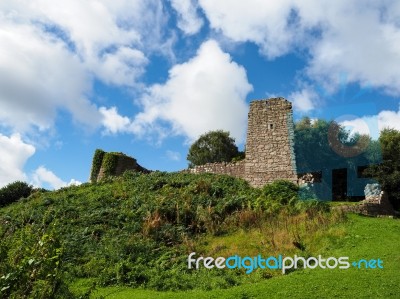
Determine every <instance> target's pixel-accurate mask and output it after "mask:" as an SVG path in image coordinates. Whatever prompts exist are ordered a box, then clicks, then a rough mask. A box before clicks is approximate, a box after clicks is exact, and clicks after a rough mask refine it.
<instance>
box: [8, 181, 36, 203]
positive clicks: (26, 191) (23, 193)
mask: <svg viewBox="0 0 400 299" xmlns="http://www.w3.org/2000/svg"><path fill="white" fill-rule="evenodd" d="M32 190H33V187H32V186H30V185H28V184H27V183H25V182H20V181H16V182H14V183H11V184H8V185H7V186H5V187H3V188H1V189H0V207H1V206H5V205H8V204H10V203H13V202H15V201H17V200H19V199H20V198H22V197H28V196H29V195H30V194H31V193H32Z"/></svg>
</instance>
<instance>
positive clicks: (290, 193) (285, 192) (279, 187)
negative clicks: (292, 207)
mask: <svg viewBox="0 0 400 299" xmlns="http://www.w3.org/2000/svg"><path fill="white" fill-rule="evenodd" d="M298 192H299V187H298V186H297V185H296V184H294V183H292V182H289V181H286V180H278V181H275V182H273V183H271V184H267V185H265V186H264V187H263V189H262V195H261V200H265V201H271V202H278V203H280V204H282V205H287V204H294V203H295V202H296V201H297V200H298Z"/></svg>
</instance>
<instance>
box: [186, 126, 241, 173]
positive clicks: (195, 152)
mask: <svg viewBox="0 0 400 299" xmlns="http://www.w3.org/2000/svg"><path fill="white" fill-rule="evenodd" d="M238 156H243V153H241V152H239V150H238V148H237V146H236V145H235V139H233V138H232V137H230V136H229V132H226V131H222V130H218V131H210V132H208V133H205V134H203V135H201V136H200V137H199V139H197V140H196V141H195V142H194V143H193V144H192V145H191V147H190V149H189V153H188V155H187V157H186V158H187V160H188V161H189V162H190V163H189V167H193V166H197V165H204V164H206V163H214V162H230V161H232V159H233V158H236V157H238Z"/></svg>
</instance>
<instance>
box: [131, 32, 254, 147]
mask: <svg viewBox="0 0 400 299" xmlns="http://www.w3.org/2000/svg"><path fill="white" fill-rule="evenodd" d="M251 90H252V86H251V85H250V84H249V82H248V80H247V76H246V71H245V69H244V68H243V67H242V66H240V65H238V64H237V63H235V62H233V61H232V59H231V57H230V56H229V54H227V53H224V52H223V51H222V50H221V49H220V47H219V45H218V43H217V42H215V41H214V40H209V41H206V42H204V43H203V44H202V45H201V47H200V48H199V49H198V51H197V55H196V56H195V57H193V58H192V59H190V60H189V61H187V62H185V63H183V64H178V65H175V66H174V67H172V68H171V69H170V71H169V78H168V80H167V82H165V83H164V84H156V85H153V86H151V87H150V88H149V89H148V92H147V95H145V96H144V97H143V98H142V100H141V104H142V105H143V109H144V110H143V112H141V113H139V114H138V115H136V117H135V119H134V121H133V123H132V126H131V130H132V131H133V132H134V133H136V134H139V135H140V134H142V135H143V134H145V133H154V132H155V133H156V134H158V135H159V136H158V137H160V138H163V137H165V136H166V135H168V134H179V135H184V136H186V137H187V138H188V139H189V140H194V139H196V138H197V137H198V136H199V135H201V134H203V133H204V132H207V131H210V130H216V129H223V130H227V131H230V132H231V134H232V136H233V137H234V138H235V139H236V141H237V142H239V143H240V142H243V141H244V135H245V130H246V121H247V110H248V107H247V105H246V102H245V98H246V95H247V94H248V93H249V92H250V91H251ZM166 123H167V124H170V126H171V129H170V130H168V129H166V128H165V124H166Z"/></svg>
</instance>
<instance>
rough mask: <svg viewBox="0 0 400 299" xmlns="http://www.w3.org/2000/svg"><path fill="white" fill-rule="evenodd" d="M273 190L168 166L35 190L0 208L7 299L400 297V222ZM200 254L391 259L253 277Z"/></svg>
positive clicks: (0, 258)
mask: <svg viewBox="0 0 400 299" xmlns="http://www.w3.org/2000/svg"><path fill="white" fill-rule="evenodd" d="M270 198H271V196H270V194H269V195H268V196H267V194H266V193H265V190H264V191H263V190H259V189H254V188H251V187H250V186H249V185H248V184H247V183H246V182H245V181H242V180H238V179H235V178H232V177H228V176H218V175H211V174H210V175H206V174H203V175H190V174H179V173H160V172H155V173H151V174H147V175H140V174H134V173H129V172H127V173H126V174H125V175H124V176H123V177H119V178H113V179H109V180H107V181H103V182H101V183H96V184H83V185H81V186H74V187H68V188H63V189H60V190H58V191H55V192H37V193H34V194H32V195H31V196H30V197H29V198H27V199H22V200H20V201H19V202H17V203H14V204H12V205H9V206H7V207H3V208H1V209H0V224H1V226H0V236H1V241H0V294H1V297H2V298H8V297H11V298H77V297H78V298H79V297H80V298H88V297H89V296H90V294H91V296H92V297H97V296H106V298H132V297H135V298H136V297H144V298H146V297H148V298H156V297H160V298H161V297H168V298H170V297H171V296H174V297H177V298H179V297H182V298H186V297H188V296H192V297H196V298H208V297H210V296H211V297H215V298H219V297H227V298H229V297H239V298H252V297H255V298H257V296H261V294H266V293H268V294H271V297H273V296H274V294H277V296H278V295H279V294H281V296H283V295H284V294H286V295H289V294H292V295H293V296H295V295H296V294H297V295H298V297H304V296H301V294H303V293H304V294H307V293H308V294H309V295H310V296H311V295H313V294H314V295H318V294H319V295H320V296H319V297H321V296H322V294H324V293H326V294H340V293H342V292H344V294H347V295H348V296H346V297H349V296H353V295H354V294H355V292H356V290H358V291H359V292H361V291H364V290H363V288H364V287H366V286H368V285H370V286H371V285H372V286H373V287H374V288H373V289H374V290H376V291H373V292H378V293H369V294H374V295H377V296H378V295H382V296H384V297H388V296H389V297H390V296H391V295H393V294H394V293H393V288H392V287H391V286H392V285H394V284H396V283H397V284H398V282H399V279H398V278H397V277H398V276H396V271H398V269H399V268H400V267H399V265H400V261H399V258H398V252H399V250H398V249H400V248H399V244H400V243H399V234H398V231H399V230H398V229H399V228H400V224H399V221H398V220H393V219H370V218H361V217H352V218H351V219H350V220H346V217H345V216H344V215H343V214H341V213H339V212H332V211H329V208H328V207H327V206H326V205H324V204H321V203H316V202H313V201H305V202H302V201H290V202H284V203H283V202H280V201H274V200H271V199H270ZM277 198H279V196H277ZM379 238H381V239H382V240H381V239H379ZM190 252H196V253H198V255H201V254H203V255H206V256H214V257H216V256H229V255H233V254H239V255H241V256H245V255H249V256H255V255H257V254H259V253H260V254H263V255H277V254H282V255H290V256H293V255H294V254H298V255H302V256H307V257H308V256H318V254H330V255H334V256H339V255H346V256H350V255H352V256H351V258H381V259H385V260H387V265H388V266H387V267H386V264H385V268H384V269H383V270H382V271H379V270H365V271H363V270H362V269H353V268H352V269H348V270H341V271H339V270H337V271H335V270H329V271H323V270H297V271H294V272H293V273H290V274H289V275H285V276H282V275H281V274H280V271H276V270H268V271H267V270H261V269H257V270H255V271H254V272H253V273H251V274H250V275H248V274H245V269H239V270H238V269H236V270H227V269H211V270H209V269H205V268H202V269H199V270H191V269H188V268H187V255H188V254H189V253H190ZM344 283H347V286H345V285H344ZM357 286H358V287H357ZM161 291H162V292H161ZM171 291H174V293H171ZM175 291H179V292H177V293H175ZM366 294H368V293H366ZM396 295H397V294H396ZM124 296H125V297H124ZM246 296H247V297H246ZM393 296H394V295H393ZM278 297H279V296H278ZM317 297H318V296H317ZM322 297H324V296H322ZM325 297H326V296H325ZM353 297H354V296H353ZM260 298H261V297H260Z"/></svg>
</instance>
